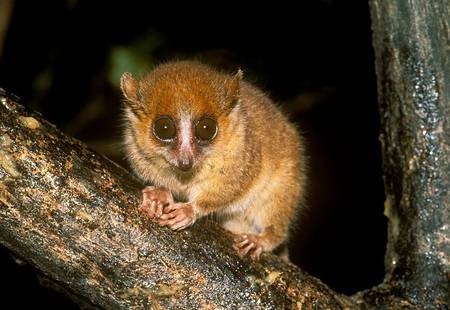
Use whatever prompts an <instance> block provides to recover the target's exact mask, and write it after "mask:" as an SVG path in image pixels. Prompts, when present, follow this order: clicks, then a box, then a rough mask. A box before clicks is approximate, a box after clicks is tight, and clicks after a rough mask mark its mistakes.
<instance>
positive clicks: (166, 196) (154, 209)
mask: <svg viewBox="0 0 450 310" xmlns="http://www.w3.org/2000/svg"><path fill="white" fill-rule="evenodd" d="M173 203H174V201H173V196H172V193H171V192H170V191H169V190H168V189H166V188H164V187H156V186H147V187H145V188H144V189H143V190H142V204H141V210H142V211H143V212H144V213H145V214H146V215H147V216H148V217H149V218H150V219H152V220H158V219H159V218H160V217H161V215H162V214H163V212H164V208H165V207H167V206H169V205H171V204H173Z"/></svg>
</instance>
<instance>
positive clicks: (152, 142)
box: [121, 61, 242, 173]
mask: <svg viewBox="0 0 450 310" xmlns="http://www.w3.org/2000/svg"><path fill="white" fill-rule="evenodd" d="M241 78H242V72H241V71H240V70H239V71H238V72H237V74H235V75H234V76H233V75H227V74H224V73H221V72H218V71H216V70H213V69H211V68H210V67H208V66H206V65H203V64H200V63H197V62H191V61H180V62H170V63H166V64H162V65H160V66H158V67H156V68H155V69H154V70H153V71H151V72H150V73H148V74H147V75H145V76H143V77H142V78H141V79H135V78H134V77H133V76H132V75H131V74H129V73H124V74H123V75H122V79H121V88H122V92H123V94H124V96H125V99H126V104H125V116H126V119H127V121H128V126H129V129H130V130H131V131H132V132H131V133H132V135H133V137H134V141H132V142H131V143H134V144H135V149H136V152H139V153H140V154H139V156H140V157H141V158H142V159H145V160H148V161H154V162H155V163H156V162H159V163H164V164H168V165H170V166H171V167H173V168H174V169H175V171H177V172H179V173H189V172H192V171H193V170H195V169H196V167H197V166H199V165H200V164H201V162H202V160H203V159H204V158H205V156H208V154H210V153H211V152H214V149H215V148H217V147H220V148H226V145H223V144H225V143H226V140H227V139H226V138H227V136H229V135H230V133H231V132H232V130H233V128H234V127H235V125H236V124H233V122H232V120H231V119H230V117H229V115H230V113H231V112H232V111H233V109H235V107H236V105H237V104H238V100H239V88H240V87H239V84H240V82H241Z"/></svg>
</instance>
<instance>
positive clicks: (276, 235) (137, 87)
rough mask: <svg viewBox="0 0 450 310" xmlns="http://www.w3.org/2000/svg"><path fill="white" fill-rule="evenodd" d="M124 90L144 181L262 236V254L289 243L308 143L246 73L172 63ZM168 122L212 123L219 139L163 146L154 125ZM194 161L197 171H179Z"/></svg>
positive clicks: (132, 151) (134, 159) (235, 228)
mask: <svg viewBox="0 0 450 310" xmlns="http://www.w3.org/2000/svg"><path fill="white" fill-rule="evenodd" d="M121 86H122V91H123V93H124V95H125V98H126V106H125V114H126V123H127V125H126V130H125V145H126V147H127V154H128V157H129V159H130V161H131V164H132V166H133V168H134V169H135V171H136V172H137V173H138V174H139V175H140V176H141V177H142V178H143V179H145V180H147V181H150V182H152V183H154V184H155V185H157V186H163V187H165V188H168V189H169V190H170V191H171V192H172V193H173V194H174V195H175V196H176V197H177V198H178V199H181V200H186V201H189V202H191V204H192V205H193V206H195V212H196V214H197V216H203V215H207V214H214V215H215V217H216V219H218V221H219V222H220V223H221V224H222V225H223V226H224V227H225V228H227V229H229V230H230V231H232V232H234V233H244V234H254V235H258V236H260V238H261V240H262V241H261V242H260V243H261V244H262V245H263V246H264V251H271V250H273V249H274V248H275V247H277V246H278V245H280V244H282V243H283V242H284V241H286V239H287V236H288V228H289V225H290V223H291V222H292V221H293V220H294V219H295V218H296V214H297V209H298V205H299V202H300V201H301V200H302V197H303V196H304V185H305V179H306V177H305V171H304V170H305V169H304V167H305V160H304V156H303V143H302V140H301V138H300V136H299V135H298V133H297V131H296V129H295V128H294V126H293V125H292V124H290V123H289V122H288V120H287V119H286V117H285V116H284V115H282V113H281V112H280V111H279V110H278V109H277V107H276V106H275V105H274V104H273V103H272V101H271V100H270V99H269V98H268V97H267V96H266V95H265V94H264V93H262V92H261V91H260V90H258V89H257V88H255V87H254V86H252V85H251V84H249V83H246V82H244V81H242V72H241V71H240V70H239V71H238V73H237V74H235V75H228V74H224V73H221V72H219V71H216V70H214V69H211V68H210V67H208V66H205V65H203V64H200V63H198V62H191V61H181V62H169V63H166V64H163V65H160V66H158V67H157V68H156V69H154V70H153V71H152V72H150V73H149V74H147V75H145V76H144V77H142V78H141V79H139V80H137V79H134V78H133V77H132V76H131V75H129V74H124V75H123V77H122V85H121ZM163 115H166V116H170V117H171V118H173V119H174V121H175V122H181V123H183V124H184V125H183V124H181V125H180V126H188V125H189V126H193V124H195V122H196V120H197V119H199V118H202V117H205V116H207V117H210V118H212V119H214V120H215V121H216V122H217V125H218V132H217V135H216V136H215V138H214V139H213V140H212V141H210V142H208V143H206V144H201V143H198V141H195V139H194V140H192V141H185V140H186V139H185V140H183V141H184V142H183V143H181V144H177V143H172V144H165V143H162V142H161V141H160V140H158V139H157V138H156V137H155V134H154V132H152V124H153V123H154V122H155V119H157V118H158V117H159V116H163ZM177 124H178V123H177ZM186 124H188V125H186ZM185 136H186V135H185ZM189 137H191V136H189ZM191 157H192V158H193V161H194V162H193V167H192V169H189V170H187V171H182V170H180V169H179V168H178V167H177V165H178V164H177V163H178V162H179V160H180V158H181V159H183V158H191ZM177 160H178V162H177Z"/></svg>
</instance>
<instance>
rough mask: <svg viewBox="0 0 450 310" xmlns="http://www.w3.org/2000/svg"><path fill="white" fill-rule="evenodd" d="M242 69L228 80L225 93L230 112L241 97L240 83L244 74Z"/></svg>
mask: <svg viewBox="0 0 450 310" xmlns="http://www.w3.org/2000/svg"><path fill="white" fill-rule="evenodd" d="M243 74H244V73H243V72H242V70H241V69H239V70H238V72H237V73H236V74H235V75H234V76H233V77H232V78H231V79H230V80H229V81H228V82H227V84H226V94H225V109H226V110H227V111H228V112H229V111H231V110H232V109H233V108H234V107H235V106H236V104H237V102H238V99H239V90H240V84H241V80H242V76H243Z"/></svg>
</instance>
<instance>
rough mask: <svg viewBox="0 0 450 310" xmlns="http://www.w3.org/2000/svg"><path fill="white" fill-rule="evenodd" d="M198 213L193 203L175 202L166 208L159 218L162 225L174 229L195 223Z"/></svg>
mask: <svg viewBox="0 0 450 310" xmlns="http://www.w3.org/2000/svg"><path fill="white" fill-rule="evenodd" d="M195 220H196V214H195V210H194V207H193V205H192V203H183V202H179V203H174V204H170V205H169V206H168V207H165V208H164V214H163V215H161V217H160V218H159V220H158V224H159V225H161V226H168V227H170V229H172V230H181V229H184V228H186V227H188V226H191V225H192V224H194V222H195Z"/></svg>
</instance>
